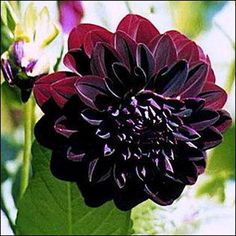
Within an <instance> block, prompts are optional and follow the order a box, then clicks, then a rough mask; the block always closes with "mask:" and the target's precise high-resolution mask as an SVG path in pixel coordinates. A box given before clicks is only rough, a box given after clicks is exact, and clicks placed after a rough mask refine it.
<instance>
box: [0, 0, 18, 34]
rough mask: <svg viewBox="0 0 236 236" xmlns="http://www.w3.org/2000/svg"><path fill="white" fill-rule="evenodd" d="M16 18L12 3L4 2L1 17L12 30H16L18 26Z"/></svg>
mask: <svg viewBox="0 0 236 236" xmlns="http://www.w3.org/2000/svg"><path fill="white" fill-rule="evenodd" d="M15 18H16V17H15V16H14V12H13V9H12V7H11V5H10V4H9V3H8V2H7V1H5V2H3V3H2V4H1V19H2V21H3V23H4V24H5V25H6V26H7V27H8V28H9V30H10V31H11V32H14V29H15V26H16V20H15Z"/></svg>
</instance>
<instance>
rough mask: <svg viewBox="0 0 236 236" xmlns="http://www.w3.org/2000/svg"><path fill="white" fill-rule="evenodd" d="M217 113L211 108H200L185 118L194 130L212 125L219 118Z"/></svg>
mask: <svg viewBox="0 0 236 236" xmlns="http://www.w3.org/2000/svg"><path fill="white" fill-rule="evenodd" d="M219 117H220V116H219V114H218V112H216V111H213V110H211V109H202V110H200V111H198V112H196V113H194V115H193V116H191V117H189V118H187V119H186V121H187V122H188V123H189V125H190V126H191V127H192V128H194V129H195V130H198V131H200V130H203V129H205V128H207V127H209V126H212V125H214V124H215V123H216V121H217V120H218V119H219Z"/></svg>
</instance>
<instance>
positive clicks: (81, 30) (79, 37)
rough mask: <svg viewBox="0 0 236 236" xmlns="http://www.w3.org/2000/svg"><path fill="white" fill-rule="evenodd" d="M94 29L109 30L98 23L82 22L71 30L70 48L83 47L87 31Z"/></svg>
mask: <svg viewBox="0 0 236 236" xmlns="http://www.w3.org/2000/svg"><path fill="white" fill-rule="evenodd" d="M94 30H101V31H103V32H104V33H107V32H108V31H107V30H106V29H105V28H103V27H101V26H98V25H93V24H80V25H78V26H77V27H75V28H74V29H73V30H72V31H71V32H70V35H69V39H68V49H69V50H70V49H78V48H80V47H82V45H83V44H84V42H85V37H86V35H87V33H89V32H91V31H94Z"/></svg>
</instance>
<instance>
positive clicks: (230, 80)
mask: <svg viewBox="0 0 236 236" xmlns="http://www.w3.org/2000/svg"><path fill="white" fill-rule="evenodd" d="M234 80H235V59H234V60H232V61H231V63H230V66H229V71H228V76H227V80H226V85H225V86H224V88H225V90H226V91H227V92H228V93H229V92H230V91H231V89H232V87H233V84H234Z"/></svg>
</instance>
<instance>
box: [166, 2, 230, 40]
mask: <svg viewBox="0 0 236 236" xmlns="http://www.w3.org/2000/svg"><path fill="white" fill-rule="evenodd" d="M226 3H227V1H169V4H170V9H171V11H172V14H171V15H172V17H173V19H174V23H175V25H176V27H177V29H178V30H179V31H180V32H183V33H184V34H186V35H187V36H189V37H191V38H194V37H197V36H198V35H199V34H200V33H201V32H202V31H204V30H207V29H208V28H209V27H210V26H211V25H212V20H213V17H214V16H215V14H216V13H217V12H218V11H220V10H221V9H222V8H223V7H224V5H225V4H226ZM193 9H194V10H193Z"/></svg>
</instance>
